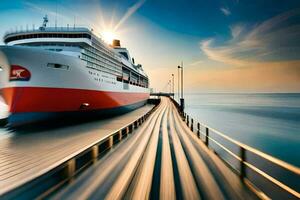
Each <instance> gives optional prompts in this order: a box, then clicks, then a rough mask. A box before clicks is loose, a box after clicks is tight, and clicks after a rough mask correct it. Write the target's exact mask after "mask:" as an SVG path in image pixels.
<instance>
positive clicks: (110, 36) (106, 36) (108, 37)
mask: <svg viewBox="0 0 300 200" xmlns="http://www.w3.org/2000/svg"><path fill="white" fill-rule="evenodd" d="M101 35H102V39H103V40H104V41H105V42H106V43H107V44H112V42H113V40H114V39H116V35H115V33H114V32H112V31H104V32H103V33H102V34H101Z"/></svg>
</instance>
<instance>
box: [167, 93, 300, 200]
mask: <svg viewBox="0 0 300 200" xmlns="http://www.w3.org/2000/svg"><path fill="white" fill-rule="evenodd" d="M172 101H173V103H174V104H175V106H176V107H177V109H178V112H180V109H179V104H178V103H177V102H176V101H175V100H173V99H172ZM181 116H182V119H183V120H184V121H185V122H186V124H187V126H188V127H189V128H190V129H191V131H193V132H194V133H195V134H197V136H198V138H199V139H201V140H202V141H203V143H204V144H205V145H206V146H207V147H208V148H209V149H211V150H212V151H214V153H215V154H217V155H218V156H219V157H220V158H221V159H222V160H223V161H224V162H225V163H226V164H227V165H228V166H229V167H231V168H232V169H233V171H235V172H236V173H237V174H238V175H239V176H240V178H241V180H242V181H243V182H244V183H245V184H246V185H247V186H248V187H250V189H252V190H253V191H254V192H256V194H257V195H258V196H259V197H261V198H262V199H268V198H271V199H299V198H300V193H299V191H300V168H298V167H296V166H293V165H291V164H289V163H286V162H284V161H282V160H279V159H277V158H274V157H272V156H270V155H268V154H265V153H263V152H261V151H259V150H257V149H255V148H252V147H250V146H248V145H245V144H243V143H241V142H238V141H236V140H234V139H232V138H230V137H228V136H227V135H225V134H223V133H221V132H219V131H217V130H215V129H213V128H211V127H209V126H207V125H205V124H203V123H199V122H196V121H195V120H194V119H193V118H191V117H190V116H189V115H187V114H186V113H181ZM296 154H297V153H296V152H295V155H294V156H297V155H296Z"/></svg>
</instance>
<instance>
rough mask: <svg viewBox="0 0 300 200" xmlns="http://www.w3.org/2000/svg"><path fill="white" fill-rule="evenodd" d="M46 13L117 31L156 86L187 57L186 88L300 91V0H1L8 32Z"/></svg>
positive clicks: (164, 84)
mask: <svg viewBox="0 0 300 200" xmlns="http://www.w3.org/2000/svg"><path fill="white" fill-rule="evenodd" d="M45 14H47V15H48V17H49V25H50V26H54V25H55V21H57V25H58V26H66V25H67V24H69V25H70V26H73V25H74V22H75V26H86V27H90V28H93V30H94V32H95V33H96V34H98V35H99V36H101V35H102V36H103V35H105V33H107V32H112V33H114V37H116V38H118V39H120V40H121V45H122V46H125V47H127V48H128V49H129V51H130V53H131V56H132V57H134V58H135V60H136V62H138V63H141V64H142V65H143V67H144V69H145V71H146V72H147V74H148V75H149V78H150V85H151V87H152V88H154V90H156V91H166V90H168V87H169V86H168V82H169V80H171V74H175V90H176V89H177V84H176V83H177V80H178V79H177V76H178V71H177V66H178V65H180V64H181V62H183V66H184V88H185V91H186V92H300V1H299V0H295V1H292V0H290V1H289V0H286V1H279V0H278V1H276V0H243V1H242V0H220V1H218V0H212V1H207V0H128V1H126V0H89V1H88V0H52V1H50V0H43V1H37V0H1V2H0V19H1V20H0V26H1V30H0V37H1V38H2V37H3V35H4V34H5V32H6V31H12V30H16V29H17V30H21V29H22V30H25V29H27V28H28V29H32V28H33V27H35V28H37V27H39V26H40V24H41V23H42V17H43V16H44V15H45ZM1 44H3V43H1Z"/></svg>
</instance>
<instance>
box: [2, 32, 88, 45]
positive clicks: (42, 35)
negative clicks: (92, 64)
mask: <svg viewBox="0 0 300 200" xmlns="http://www.w3.org/2000/svg"><path fill="white" fill-rule="evenodd" d="M32 38H88V39H91V35H90V34H87V33H67V34H66V33H37V34H24V35H17V36H12V37H8V38H6V39H5V40H4V42H5V43H8V42H11V41H15V40H23V39H32Z"/></svg>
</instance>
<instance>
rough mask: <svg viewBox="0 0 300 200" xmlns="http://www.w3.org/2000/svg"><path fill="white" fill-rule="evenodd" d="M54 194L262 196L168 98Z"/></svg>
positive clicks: (60, 196)
mask: <svg viewBox="0 0 300 200" xmlns="http://www.w3.org/2000/svg"><path fill="white" fill-rule="evenodd" d="M52 198H54V199H137V200H140V199H218V200H221V199H257V198H258V197H257V196H256V195H254V193H252V192H251V191H250V190H249V188H247V187H246V186H245V185H244V184H243V183H242V181H241V180H240V178H239V177H238V176H237V175H236V174H235V173H233V171H231V170H230V169H229V168H228V167H227V166H226V165H225V164H224V163H223V162H222V161H221V160H220V159H218V158H217V156H216V155H215V154H214V153H213V152H212V151H209V150H208V149H207V148H206V146H205V145H204V144H203V143H202V142H200V140H199V139H198V138H197V136H196V135H195V134H192V132H191V130H190V129H189V128H188V127H187V126H186V124H185V123H184V122H183V121H182V120H181V116H180V115H179V114H178V112H177V110H176V108H175V106H174V104H173V103H172V102H171V101H170V100H169V99H168V98H162V102H161V104H160V105H159V107H158V108H157V109H156V111H155V112H154V113H153V114H152V115H151V116H150V117H149V119H148V120H147V121H146V122H145V123H144V124H143V125H142V126H141V127H140V128H139V129H137V131H136V132H135V133H134V134H133V135H131V136H130V138H128V139H127V140H126V141H125V142H123V143H121V144H120V145H119V146H118V147H116V148H115V149H114V150H113V151H111V152H109V153H108V154H107V155H106V156H105V157H104V158H103V159H101V160H100V162H98V163H96V164H95V165H93V166H92V167H91V168H89V169H88V170H87V171H85V172H84V173H83V174H82V175H81V176H80V177H79V178H78V179H76V180H74V182H72V183H71V184H70V185H69V186H68V187H66V188H65V189H64V190H62V191H61V192H60V193H58V194H57V195H55V196H54V197H52Z"/></svg>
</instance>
